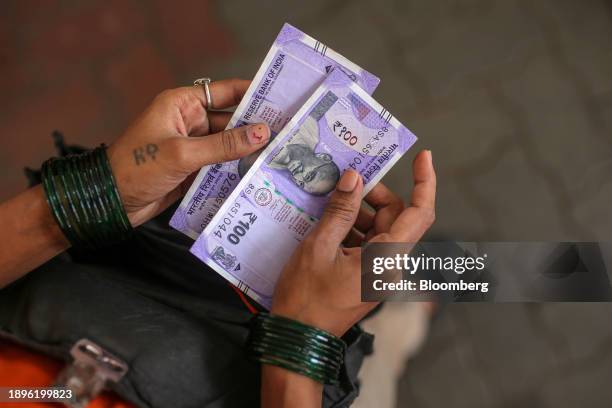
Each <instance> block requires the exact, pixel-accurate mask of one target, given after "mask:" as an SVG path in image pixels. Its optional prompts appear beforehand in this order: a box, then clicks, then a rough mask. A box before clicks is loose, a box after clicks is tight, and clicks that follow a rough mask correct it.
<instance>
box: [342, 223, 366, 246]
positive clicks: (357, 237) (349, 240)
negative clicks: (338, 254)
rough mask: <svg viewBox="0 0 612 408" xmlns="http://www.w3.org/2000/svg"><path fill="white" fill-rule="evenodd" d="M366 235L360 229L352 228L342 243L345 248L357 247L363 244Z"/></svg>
mask: <svg viewBox="0 0 612 408" xmlns="http://www.w3.org/2000/svg"><path fill="white" fill-rule="evenodd" d="M364 237H365V236H364V235H363V234H362V233H361V232H360V231H357V230H356V229H355V228H351V230H350V231H349V233H348V234H347V236H346V237H345V238H344V241H342V245H344V247H345V248H355V247H358V246H361V244H362V243H363V240H364Z"/></svg>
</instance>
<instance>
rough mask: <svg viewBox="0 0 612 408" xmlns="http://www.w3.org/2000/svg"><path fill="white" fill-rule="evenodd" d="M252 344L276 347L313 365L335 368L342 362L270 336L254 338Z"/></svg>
mask: <svg viewBox="0 0 612 408" xmlns="http://www.w3.org/2000/svg"><path fill="white" fill-rule="evenodd" d="M252 344H253V345H254V346H257V347H262V348H266V347H267V348H274V349H276V350H278V351H279V352H283V353H286V354H287V355H291V356H293V357H295V358H301V359H306V360H308V361H309V362H311V363H312V364H313V365H315V366H320V367H321V368H322V369H326V368H330V369H332V370H333V369H335V368H336V367H339V366H340V365H341V364H342V360H340V361H338V360H336V359H334V358H329V357H328V356H326V355H325V354H321V353H317V352H316V351H313V350H309V349H303V348H300V347H299V346H297V345H291V344H290V343H287V342H280V341H275V340H271V339H269V338H264V339H262V338H258V339H253V342H252Z"/></svg>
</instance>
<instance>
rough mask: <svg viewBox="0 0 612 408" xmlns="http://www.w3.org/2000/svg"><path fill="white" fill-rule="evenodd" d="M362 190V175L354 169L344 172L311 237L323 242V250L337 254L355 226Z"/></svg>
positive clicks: (329, 253) (320, 242)
mask: <svg viewBox="0 0 612 408" xmlns="http://www.w3.org/2000/svg"><path fill="white" fill-rule="evenodd" d="M362 191H363V180H362V179H361V176H360V175H359V174H358V173H357V172H355V171H353V170H348V171H346V172H344V174H343V175H342V177H341V178H340V181H338V184H337V185H336V190H335V191H334V192H333V193H332V195H331V197H330V199H329V202H328V203H327V206H326V207H325V211H324V213H323V216H322V217H321V220H320V221H319V223H318V224H317V226H316V227H315V229H314V230H313V232H312V237H311V239H314V240H315V241H317V242H318V243H319V244H321V248H322V250H323V251H328V252H327V254H328V255H330V256H335V254H336V251H337V250H338V247H339V246H340V244H341V243H342V240H343V239H344V237H346V236H347V235H348V233H349V231H350V230H351V228H352V227H353V224H354V223H355V220H356V219H357V214H358V213H359V208H360V205H361V192H362Z"/></svg>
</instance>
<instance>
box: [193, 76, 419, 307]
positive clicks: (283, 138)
mask: <svg viewBox="0 0 612 408" xmlns="http://www.w3.org/2000/svg"><path fill="white" fill-rule="evenodd" d="M415 141H416V137H415V136H414V135H413V134H412V133H411V132H410V131H409V130H408V129H406V128H405V127H404V126H403V125H402V124H401V123H400V122H399V121H398V120H397V119H395V118H394V117H393V116H392V115H391V114H390V113H389V112H388V111H387V110H386V109H384V108H383V107H382V106H380V105H379V104H378V103H377V102H376V101H375V100H374V99H373V98H372V97H371V96H370V95H368V94H367V93H366V92H364V90H363V89H361V88H360V87H359V86H358V85H356V84H355V83H354V82H353V81H351V80H350V79H349V78H348V77H347V76H346V75H345V74H344V73H343V72H341V71H340V70H337V71H334V72H333V73H332V74H330V75H329V76H328V77H327V79H326V80H325V81H324V82H323V84H322V85H321V86H320V87H319V88H318V89H317V90H316V91H315V92H314V93H313V94H312V96H311V97H310V98H309V99H308V101H307V102H306V103H305V104H304V106H303V107H302V108H301V109H300V110H299V112H298V113H297V114H296V115H295V116H294V117H293V119H291V121H290V122H289V123H288V124H287V125H286V126H285V127H284V128H283V130H282V131H281V132H280V133H279V135H278V136H277V137H276V139H275V140H274V141H272V142H271V143H270V145H268V147H267V148H266V149H265V150H264V151H263V153H262V154H261V155H260V156H259V158H258V159H257V160H256V161H255V163H254V164H253V166H251V168H250V169H249V170H248V172H247V173H246V174H245V175H244V177H243V178H242V180H241V181H240V183H239V184H238V186H237V187H236V189H235V190H234V191H233V193H232V194H231V195H230V196H229V198H228V199H227V201H226V202H225V204H224V205H223V206H222V207H221V209H220V210H219V211H218V212H217V214H216V215H215V216H214V217H213V219H212V220H211V222H210V224H209V225H208V226H207V227H206V228H205V229H204V231H203V232H202V234H201V235H200V237H199V238H198V239H197V240H196V242H195V243H194V245H193V246H192V248H191V252H192V253H193V254H195V255H196V256H197V257H198V258H200V259H201V260H202V261H204V262H205V263H207V264H208V265H210V266H211V267H212V268H213V269H214V270H216V271H217V272H218V273H219V274H221V275H222V276H224V277H226V278H227V279H228V280H230V281H231V282H233V283H235V284H236V286H238V287H239V288H240V289H241V290H242V291H244V292H245V293H247V294H248V295H250V296H251V297H252V298H254V299H255V300H257V301H258V302H259V303H261V304H262V305H263V306H265V307H270V305H271V300H272V294H273V292H274V287H275V286H276V281H277V280H278V278H279V275H280V273H281V271H282V269H283V266H284V265H285V264H286V262H287V261H288V259H289V257H290V256H291V254H292V253H293V251H294V249H295V248H296V246H297V245H298V244H299V243H300V241H301V240H302V239H303V238H304V237H305V236H306V234H308V232H309V231H310V230H311V229H312V228H313V226H314V225H316V223H317V221H318V220H319V218H320V217H321V215H322V213H323V210H324V208H325V205H326V203H327V201H328V200H329V196H330V194H331V192H332V191H333V190H334V188H335V185H336V183H337V181H338V180H339V178H340V176H341V175H342V173H343V172H344V171H346V170H348V169H353V170H355V171H357V172H359V173H360V174H361V175H362V177H363V180H364V194H366V193H367V192H368V191H369V190H370V189H371V188H372V187H373V186H374V185H375V184H376V183H377V182H378V181H379V180H380V179H381V178H382V177H383V176H384V174H385V173H386V172H387V171H388V170H389V169H390V168H391V167H392V166H393V165H394V164H395V163H396V162H397V160H399V158H400V157H401V156H402V155H403V154H404V153H405V152H406V151H407V150H408V149H409V148H410V147H411V146H412V145H413V144H414V142H415Z"/></svg>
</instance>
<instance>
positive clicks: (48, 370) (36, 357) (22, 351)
mask: <svg viewBox="0 0 612 408" xmlns="http://www.w3.org/2000/svg"><path fill="white" fill-rule="evenodd" d="M62 366H63V364H62V362H60V361H58V360H55V359H53V358H50V357H47V356H44V355H42V354H39V353H36V352H33V351H30V350H28V349H26V348H24V347H21V346H19V345H16V344H13V343H9V342H6V341H2V340H0V386H3V387H15V388H24V387H48V386H50V385H51V384H53V380H54V379H55V377H56V376H57V374H58V373H59V372H60V370H61V369H62ZM0 407H3V408H4V407H15V408H56V407H57V408H62V407H63V405H62V404H55V403H35V402H30V403H16V404H13V403H2V402H0ZM88 408H134V405H132V404H129V403H127V402H124V401H122V400H121V399H120V398H119V397H118V396H117V395H115V394H113V393H103V394H101V395H100V396H98V398H96V399H94V400H93V401H92V402H91V403H90V404H89V405H88Z"/></svg>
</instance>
